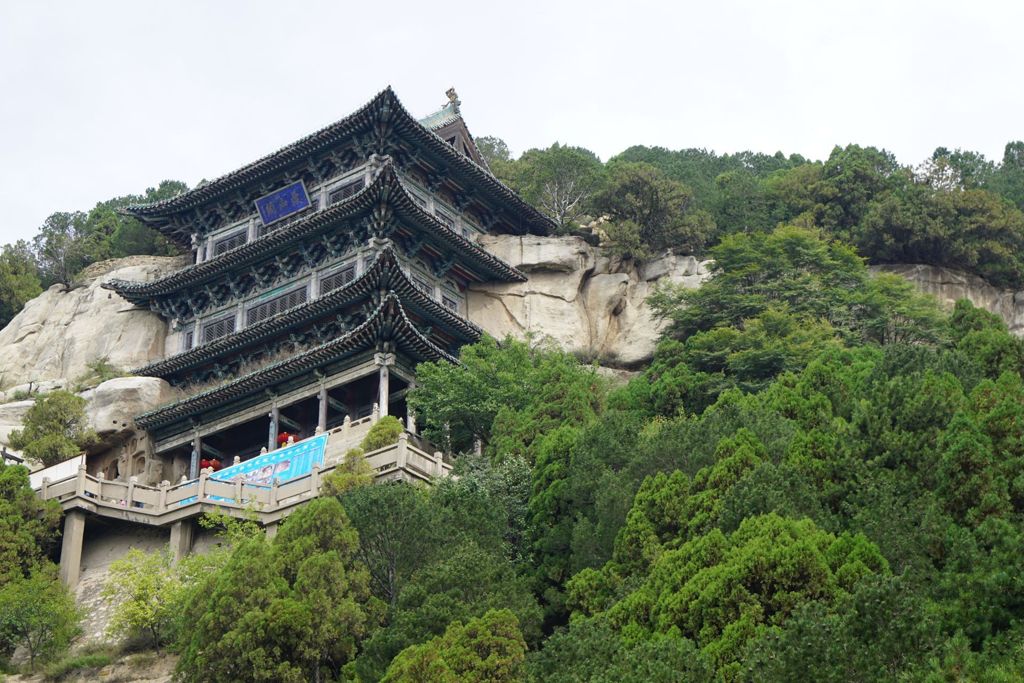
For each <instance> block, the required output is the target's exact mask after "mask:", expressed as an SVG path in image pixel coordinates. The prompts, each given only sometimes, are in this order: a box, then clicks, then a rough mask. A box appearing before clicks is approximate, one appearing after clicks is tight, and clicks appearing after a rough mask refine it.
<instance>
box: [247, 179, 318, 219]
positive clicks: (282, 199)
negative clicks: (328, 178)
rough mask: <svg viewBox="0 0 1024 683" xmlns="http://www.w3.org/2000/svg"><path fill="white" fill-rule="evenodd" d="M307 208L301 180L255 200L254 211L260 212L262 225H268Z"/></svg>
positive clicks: (306, 196)
mask: <svg viewBox="0 0 1024 683" xmlns="http://www.w3.org/2000/svg"><path fill="white" fill-rule="evenodd" d="M308 207H309V195H308V194H306V186H305V185H303V184H302V181H301V180H298V181H296V182H294V183H292V184H291V185H286V186H285V187H282V188H281V189H280V190H274V191H273V192H271V193H270V194H267V195H263V196H262V197H260V198H259V199H257V200H256V210H257V211H259V212H260V218H262V219H263V225H270V224H271V223H274V222H276V221H279V220H281V219H282V218H287V217H288V216H291V215H292V214H293V213H298V212H299V211H302V210H303V209H306V208H308Z"/></svg>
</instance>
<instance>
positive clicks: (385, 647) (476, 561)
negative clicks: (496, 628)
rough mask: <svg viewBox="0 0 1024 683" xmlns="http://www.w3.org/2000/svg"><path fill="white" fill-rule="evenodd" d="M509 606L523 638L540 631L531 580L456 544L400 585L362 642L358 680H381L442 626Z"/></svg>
mask: <svg viewBox="0 0 1024 683" xmlns="http://www.w3.org/2000/svg"><path fill="white" fill-rule="evenodd" d="M502 608H505V609H508V610H511V611H512V613H514V614H515V616H516V618H517V619H518V622H519V624H520V625H521V626H522V629H523V632H524V636H525V638H526V640H528V641H530V642H533V643H537V642H538V641H539V640H540V635H541V630H540V627H541V617H542V613H541V609H540V607H539V606H538V605H537V601H536V599H535V598H534V597H533V594H532V592H531V590H530V583H529V580H528V579H527V578H525V577H520V576H517V575H516V573H515V569H514V567H513V566H512V565H511V564H510V563H509V562H508V561H507V560H504V559H503V558H501V557H496V556H495V555H494V554H493V553H491V552H489V551H486V550H484V549H482V548H480V547H479V546H477V545H476V544H473V543H467V544H463V545H460V546H458V547H456V548H454V549H452V550H451V551H449V553H448V554H447V555H446V556H444V557H441V558H440V559H439V560H438V561H437V562H434V563H433V564H428V565H426V566H424V567H423V568H422V569H420V570H419V571H417V572H416V573H415V574H414V575H413V576H412V577H411V579H410V581H409V582H408V583H407V584H406V585H405V586H404V587H403V589H402V592H401V594H400V595H399V597H398V600H397V602H396V604H395V607H394V609H393V610H392V613H391V615H390V617H389V619H388V623H387V625H386V626H385V627H383V628H381V629H378V630H377V631H375V632H374V633H373V635H372V636H371V637H370V638H369V639H368V640H367V641H366V642H365V643H364V650H363V654H362V655H361V656H360V658H359V665H358V667H357V670H358V672H359V674H360V677H361V679H362V680H379V679H380V678H381V676H382V675H383V673H384V671H385V670H386V669H387V667H388V664H389V663H390V662H391V660H392V659H393V658H394V657H395V656H397V655H398V654H399V653H400V652H401V651H402V650H403V649H405V648H406V647H409V646H411V645H415V644H417V643H422V642H424V641H427V640H429V639H431V638H433V637H435V636H440V635H442V634H443V633H444V631H445V627H446V625H448V624H450V623H452V622H455V621H459V622H462V623H465V622H466V621H467V620H469V619H472V618H476V617H481V616H483V615H484V614H485V613H486V612H487V611H488V610H491V609H502Z"/></svg>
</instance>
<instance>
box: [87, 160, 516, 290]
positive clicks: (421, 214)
mask: <svg viewBox="0 0 1024 683" xmlns="http://www.w3.org/2000/svg"><path fill="white" fill-rule="evenodd" d="M384 204H387V205H389V206H391V207H392V208H394V210H395V211H396V212H397V213H398V214H399V215H401V216H403V217H408V218H409V219H410V220H411V221H412V222H415V223H418V224H419V225H421V226H424V227H425V228H426V229H427V230H428V231H429V233H430V234H431V236H433V237H436V238H437V239H438V241H440V242H441V243H443V244H444V245H446V246H447V247H449V248H451V249H454V250H456V251H457V252H458V253H459V254H460V256H461V257H462V259H463V261H464V262H465V263H466V264H467V265H468V266H469V267H470V268H475V269H477V270H478V274H477V277H476V278H475V279H478V280H481V281H486V280H488V279H495V280H501V281H505V282H524V281H525V280H526V276H525V275H524V274H523V273H521V272H520V271H518V270H517V269H515V268H513V267H512V266H510V265H509V264H507V263H505V262H504V261H502V260H501V259H499V258H497V257H496V256H493V255H492V254H490V253H489V252H487V251H486V250H484V249H483V248H481V247H480V246H478V245H477V244H476V243H474V242H472V241H470V240H468V239H466V238H465V237H463V236H462V235H460V234H459V233H457V232H455V231H454V230H452V229H451V228H449V227H448V226H447V225H445V224H444V223H441V222H440V221H438V220H437V218H436V217H435V216H433V215H431V214H429V213H427V212H426V211H424V210H423V209H422V208H420V206H419V205H418V204H416V202H415V201H414V200H413V198H412V197H411V196H410V195H409V192H408V190H406V188H405V186H404V185H403V184H402V181H401V179H400V178H399V177H398V174H397V173H396V172H395V169H394V166H393V164H391V163H390V162H387V163H385V164H384V166H383V167H382V168H381V171H380V173H379V174H378V175H377V177H376V178H375V179H374V181H373V182H372V183H370V185H368V186H367V187H365V188H363V189H362V190H360V191H359V192H358V193H356V194H355V195H353V196H351V197H349V198H348V199H346V200H345V201H343V202H341V203H339V204H335V205H334V206H331V207H328V208H326V209H324V210H322V211H317V212H314V213H311V214H309V215H308V216H307V217H305V218H302V219H300V220H298V221H296V222H294V223H291V224H290V225H287V226H285V227H284V228H281V229H279V230H275V231H273V232H270V233H267V234H266V235H263V236H262V237H259V238H257V239H255V240H253V241H252V242H248V243H246V244H243V245H241V246H239V247H236V248H234V249H231V250H229V251H226V252H224V253H223V254H220V255H219V256H216V257H214V258H213V259H210V260H209V261H204V262H202V263H197V264H193V265H190V266H187V267H185V268H183V269H181V270H179V271H177V272H175V273H172V274H171V275H168V276H166V277H163V278H160V279H158V280H152V281H149V282H130V281H127V280H120V279H113V280H110V281H108V282H105V283H104V284H103V287H105V288H106V289H111V290H113V291H115V292H117V293H118V294H120V295H121V296H122V297H123V298H125V299H127V300H128V301H131V302H132V303H135V304H143V303H145V302H147V301H148V300H149V299H151V298H153V297H158V296H166V295H170V294H174V293H175V292H178V291H181V290H183V289H186V288H192V287H197V286H201V285H203V284H206V283H209V282H212V281H214V280H216V279H217V278H218V277H221V276H223V274H224V272H225V270H226V269H230V268H237V267H244V266H247V265H252V264H255V263H258V262H260V261H261V260H264V259H266V258H269V257H270V256H272V255H273V254H275V253H279V252H282V251H286V250H288V249H289V248H294V247H295V246H298V245H301V244H303V243H304V242H305V241H306V240H307V239H308V238H309V237H310V236H311V235H314V234H317V233H320V232H324V231H326V230H328V229H329V228H330V227H331V226H332V225H334V224H335V223H337V222H339V221H342V220H345V219H351V218H356V217H360V216H363V215H366V214H370V213H374V212H379V211H380V209H381V207H382V205H384ZM482 274H486V275H487V276H489V277H481V275H482Z"/></svg>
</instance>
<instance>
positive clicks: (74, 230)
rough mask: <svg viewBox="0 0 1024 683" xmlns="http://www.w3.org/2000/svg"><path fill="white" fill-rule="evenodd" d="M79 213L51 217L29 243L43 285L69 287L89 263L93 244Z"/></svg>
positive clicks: (63, 213)
mask: <svg viewBox="0 0 1024 683" xmlns="http://www.w3.org/2000/svg"><path fill="white" fill-rule="evenodd" d="M85 221H86V214H84V213H82V212H81V211H74V212H71V213H68V212H57V213H54V214H50V215H49V216H48V217H47V218H46V221H44V222H43V224H42V225H41V226H40V228H39V232H38V234H37V235H36V236H35V237H34V238H33V240H32V246H33V248H34V250H35V255H36V260H37V261H38V263H39V270H40V273H41V275H42V279H43V283H44V284H45V285H47V286H49V285H52V284H61V285H64V286H65V287H71V285H72V284H74V277H75V275H77V274H78V272H79V271H80V270H82V268H84V267H85V266H86V265H88V264H89V263H90V254H91V253H92V250H93V249H94V247H95V245H94V244H93V243H91V242H90V240H89V233H88V232H87V231H86V228H85Z"/></svg>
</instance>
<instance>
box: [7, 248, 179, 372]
mask: <svg viewBox="0 0 1024 683" xmlns="http://www.w3.org/2000/svg"><path fill="white" fill-rule="evenodd" d="M181 266H182V261H181V259H179V258H166V257H158V256H132V257H129V258H125V259H117V260H114V261H104V262H103V263H97V264H95V265H93V266H91V267H90V268H89V269H88V270H87V271H86V273H85V274H84V278H83V280H84V284H83V285H81V286H79V287H76V288H74V289H71V290H65V289H64V288H63V287H61V286H60V285H54V286H53V287H51V288H50V289H48V290H47V291H45V292H43V293H42V294H41V295H39V296H37V297H36V298H35V299H33V300H31V301H29V302H28V303H27V304H26V305H25V308H24V310H22V311H21V313H19V314H18V315H17V316H15V318H14V320H12V321H11V323H10V324H9V325H7V327H5V328H4V329H3V330H0V388H5V389H10V388H13V387H19V386H20V385H26V384H27V383H29V382H33V383H36V384H38V383H40V382H47V381H52V380H63V381H65V382H71V381H74V379H75V378H77V377H79V376H81V375H83V374H85V373H86V372H87V371H88V365H89V363H93V362H95V361H96V360H98V359H101V358H106V359H107V361H108V362H110V363H111V364H112V365H114V366H115V367H118V368H124V369H130V368H133V367H137V366H139V365H143V364H145V363H147V362H149V361H150V360H153V359H154V358H158V357H160V356H162V355H163V351H164V337H165V336H166V335H167V325H166V323H164V322H163V320H161V319H160V317H159V316H157V315H155V314H154V313H150V312H149V311H143V310H139V309H136V308H135V307H133V306H132V305H131V304H129V303H128V302H127V301H125V300H124V299H122V298H121V297H119V296H117V295H116V294H114V293H113V292H111V291H108V290H106V289H103V288H102V287H101V286H100V285H101V284H102V283H103V282H104V281H106V280H108V279H110V278H115V277H119V278H124V279H126V280H151V279H154V278H157V277H161V276H163V275H166V274H168V273H170V272H173V271H174V270H176V269H178V268H180V267H181Z"/></svg>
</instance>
